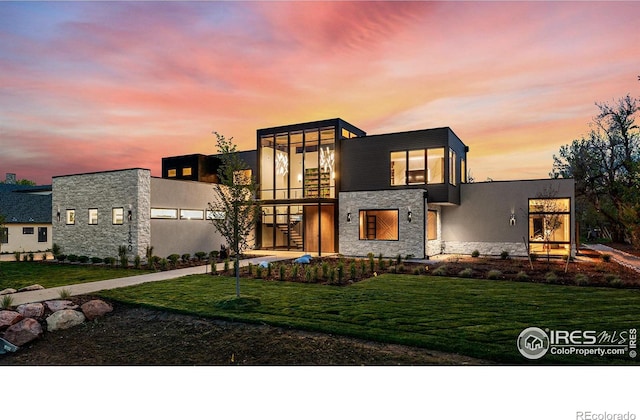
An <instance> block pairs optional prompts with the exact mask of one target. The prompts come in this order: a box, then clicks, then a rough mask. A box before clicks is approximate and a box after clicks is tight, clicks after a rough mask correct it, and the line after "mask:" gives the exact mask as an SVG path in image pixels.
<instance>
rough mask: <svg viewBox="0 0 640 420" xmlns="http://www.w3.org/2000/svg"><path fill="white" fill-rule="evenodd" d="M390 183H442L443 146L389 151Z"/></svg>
mask: <svg viewBox="0 0 640 420" xmlns="http://www.w3.org/2000/svg"><path fill="white" fill-rule="evenodd" d="M390 157H391V174H390V175H391V185H421V184H442V183H444V148H442V147H438V148H434V149H418V150H403V151H400V152H391V156H390Z"/></svg>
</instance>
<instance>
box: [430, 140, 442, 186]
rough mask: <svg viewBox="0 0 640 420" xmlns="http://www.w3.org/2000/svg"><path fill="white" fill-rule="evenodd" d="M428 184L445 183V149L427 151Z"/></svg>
mask: <svg viewBox="0 0 640 420" xmlns="http://www.w3.org/2000/svg"><path fill="white" fill-rule="evenodd" d="M427 183H428V184H442V183H444V148H443V147H439V148H436V149H428V150H427Z"/></svg>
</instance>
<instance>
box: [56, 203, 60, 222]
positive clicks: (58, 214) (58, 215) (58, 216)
mask: <svg viewBox="0 0 640 420" xmlns="http://www.w3.org/2000/svg"><path fill="white" fill-rule="evenodd" d="M56 217H57V218H58V222H59V221H60V207H58V213H57V214H56Z"/></svg>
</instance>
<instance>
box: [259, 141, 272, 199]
mask: <svg viewBox="0 0 640 420" xmlns="http://www.w3.org/2000/svg"><path fill="white" fill-rule="evenodd" d="M260 154H261V158H260V198H261V199H263V200H273V198H274V194H273V189H274V182H273V181H274V175H275V159H276V143H275V137H274V136H273V135H268V136H262V137H261V139H260Z"/></svg>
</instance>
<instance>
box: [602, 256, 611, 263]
mask: <svg viewBox="0 0 640 420" xmlns="http://www.w3.org/2000/svg"><path fill="white" fill-rule="evenodd" d="M602 261H604V262H609V261H611V255H609V254H602Z"/></svg>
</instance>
